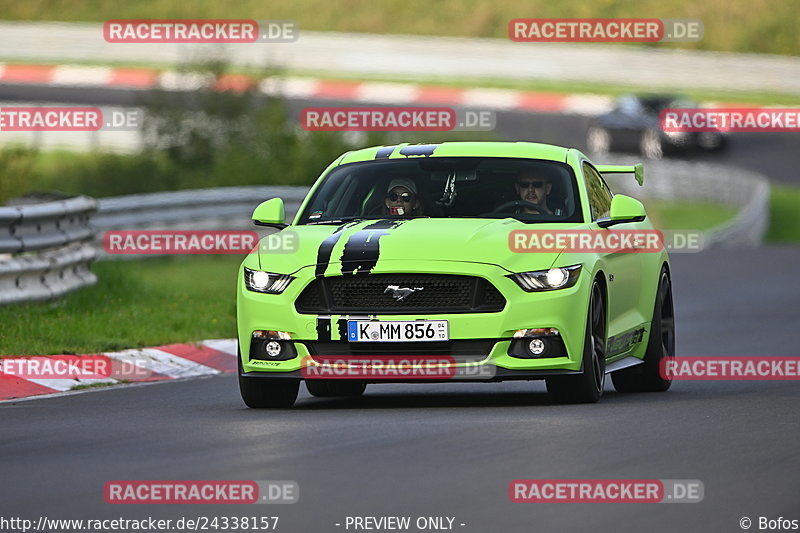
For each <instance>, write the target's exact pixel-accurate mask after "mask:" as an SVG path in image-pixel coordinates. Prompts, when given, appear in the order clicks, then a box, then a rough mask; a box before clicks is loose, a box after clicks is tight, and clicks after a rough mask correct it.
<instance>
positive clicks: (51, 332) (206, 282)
mask: <svg viewBox="0 0 800 533" xmlns="http://www.w3.org/2000/svg"><path fill="white" fill-rule="evenodd" d="M241 260H242V258H241V257H239V256H203V257H171V258H159V259H149V260H142V261H107V262H102V263H95V264H94V265H93V266H92V270H93V271H94V272H95V273H96V274H97V277H98V278H99V281H98V283H97V285H95V286H93V287H89V288H86V289H83V290H79V291H76V292H73V293H71V294H69V295H67V296H66V297H64V298H63V299H61V300H58V301H55V302H47V303H29V304H21V305H10V306H2V307H0V355H45V354H89V353H97V352H104V351H116V350H123V349H126V348H134V347H143V346H155V345H160V344H169V343H173V342H193V341H198V340H202V339H212V338H232V337H235V336H236V321H235V309H236V308H235V286H236V272H237V269H238V266H239V263H241Z"/></svg>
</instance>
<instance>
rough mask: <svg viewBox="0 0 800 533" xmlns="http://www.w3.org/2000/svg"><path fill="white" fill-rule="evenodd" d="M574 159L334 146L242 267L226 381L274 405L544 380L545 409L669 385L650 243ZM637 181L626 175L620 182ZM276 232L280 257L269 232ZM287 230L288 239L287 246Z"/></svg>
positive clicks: (508, 146)
mask: <svg viewBox="0 0 800 533" xmlns="http://www.w3.org/2000/svg"><path fill="white" fill-rule="evenodd" d="M610 173H621V174H631V175H632V176H633V177H635V179H636V180H637V181H639V183H640V184H641V183H642V181H643V179H644V172H643V168H642V166H641V165H633V166H613V165H595V164H593V163H592V162H591V161H590V160H589V159H588V158H587V157H586V156H585V155H584V154H582V153H581V152H580V151H578V150H576V149H571V148H562V147H558V146H551V145H546V144H536V143H525V142H516V143H504V142H445V143H441V144H417V145H415V144H398V145H396V146H381V147H373V148H365V149H362V150H357V151H352V152H348V153H346V154H344V155H342V156H341V157H339V158H338V159H336V160H335V161H334V162H333V163H332V164H331V165H330V166H329V167H328V168H327V169H326V170H325V171H324V172H323V173H322V175H321V176H320V178H319V179H318V180H317V182H316V183H315V184H314V186H313V187H312V188H311V190H310V191H309V193H308V195H307V197H306V198H305V200H304V201H303V203H302V205H301V206H300V208H299V210H298V211H297V214H296V215H295V217H294V219H293V221H292V222H291V223H287V222H286V221H285V211H284V204H283V201H282V200H281V199H280V198H273V199H270V200H267V201H265V202H264V203H262V204H260V205H259V206H258V207H257V208H256V209H255V211H254V212H253V221H254V223H255V224H258V225H261V226H271V227H274V228H277V229H278V230H279V232H278V233H276V234H273V235H270V236H269V237H270V243H272V244H270V246H265V245H264V244H263V242H262V244H261V245H259V246H258V247H256V248H255V249H254V250H253V251H251V253H250V254H248V255H247V256H246V258H245V260H244V262H243V263H242V265H241V267H240V269H239V278H238V288H237V325H238V342H239V385H240V391H241V395H242V398H243V400H244V403H245V404H246V405H248V406H250V407H288V406H291V405H293V404H294V402H295V401H296V399H297V395H298V390H299V386H300V383H301V382H303V381H304V382H305V386H306V388H307V389H308V391H309V393H310V394H312V395H313V396H317V397H331V396H351V397H352V396H359V395H362V394H364V391H365V388H366V386H367V385H368V384H373V383H385V382H402V383H408V382H428V383H435V382H445V381H446V382H452V381H470V382H476V381H486V382H496V381H503V380H541V379H544V380H545V381H546V386H547V391H548V393H549V394H550V395H551V396H552V398H553V399H554V400H555V401H557V402H564V403H573V402H579V403H589V402H596V401H598V400H599V399H600V397H601V396H602V394H603V389H604V386H605V377H606V375H609V374H610V376H611V380H612V381H613V384H614V386H615V388H616V389H617V390H618V391H622V392H644V391H665V390H667V389H668V388H669V386H670V383H671V379H670V376H669V374H668V373H667V372H666V371H665V368H666V367H667V366H668V365H666V364H665V363H666V362H667V361H668V360H669V359H670V358H672V357H674V354H675V332H674V331H675V330H674V320H673V303H672V285H671V278H670V265H669V258H668V256H667V253H666V251H665V249H664V246H663V243H662V242H661V241H660V240H658V239H650V238H649V237H650V236H652V235H657V234H658V232H657V231H655V229H654V228H653V226H652V224H651V222H650V220H649V219H648V218H647V214H646V212H645V209H644V206H643V205H642V204H641V203H640V202H639V201H638V200H636V199H634V198H632V197H629V196H624V195H621V194H616V195H615V194H613V193H612V192H611V190H610V189H609V187H608V185H607V184H606V181H605V179H604V177H603V176H604V174H610ZM631 179H633V178H631ZM276 235H278V236H281V235H284V236H286V237H287V238H285V239H283V240H282V241H281V242H284V243H286V246H284V247H283V248H280V249H276V247H275V246H274V242H276V240H275V238H274V237H275V236H276ZM288 237H291V238H288Z"/></svg>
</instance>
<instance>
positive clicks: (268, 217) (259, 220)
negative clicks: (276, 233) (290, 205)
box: [253, 198, 288, 229]
mask: <svg viewBox="0 0 800 533" xmlns="http://www.w3.org/2000/svg"><path fill="white" fill-rule="evenodd" d="M253 223H254V224H255V225H256V226H270V227H273V228H278V229H283V228H285V227H286V226H288V224H286V212H285V211H284V208H283V199H282V198H272V199H270V200H267V201H266V202H262V203H261V204H259V206H258V207H256V209H255V211H253Z"/></svg>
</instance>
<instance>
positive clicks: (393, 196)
mask: <svg viewBox="0 0 800 533" xmlns="http://www.w3.org/2000/svg"><path fill="white" fill-rule="evenodd" d="M386 197H387V198H388V199H389V200H391V201H392V202H396V201H397V200H398V198H399V199H400V201H402V202H405V203H408V202H410V201H411V200H412V199H413V198H414V195H413V194H411V193H410V192H404V193H400V194H397V193H396V192H390V193H389V194H387V195H386Z"/></svg>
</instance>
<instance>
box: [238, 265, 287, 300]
mask: <svg viewBox="0 0 800 533" xmlns="http://www.w3.org/2000/svg"><path fill="white" fill-rule="evenodd" d="M293 279H294V278H293V277H292V276H289V275H287V274H272V273H271V272H262V271H261V270H250V269H249V268H245V269H244V285H245V287H247V290H249V291H253V292H263V293H266V294H280V293H282V292H283V291H285V290H286V287H288V286H289V283H291V282H292V280H293Z"/></svg>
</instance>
